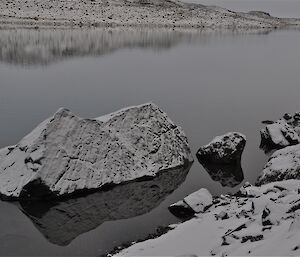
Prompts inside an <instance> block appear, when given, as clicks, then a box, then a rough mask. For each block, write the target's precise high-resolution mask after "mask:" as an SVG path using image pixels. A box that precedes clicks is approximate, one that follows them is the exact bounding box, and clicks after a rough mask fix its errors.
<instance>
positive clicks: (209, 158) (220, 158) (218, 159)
mask: <svg viewBox="0 0 300 257" xmlns="http://www.w3.org/2000/svg"><path fill="white" fill-rule="evenodd" d="M245 145H246V137H245V136H244V135H243V134H241V133H238V132H229V133H227V134H225V135H222V136H217V137H215V138H214V139H213V140H212V141H211V142H210V143H209V144H207V145H205V146H202V147H200V149H199V150H198V152H197V154H196V155H197V158H198V160H199V162H200V163H213V164H236V163H239V162H240V160H241V156H242V153H243V150H244V147H245Z"/></svg>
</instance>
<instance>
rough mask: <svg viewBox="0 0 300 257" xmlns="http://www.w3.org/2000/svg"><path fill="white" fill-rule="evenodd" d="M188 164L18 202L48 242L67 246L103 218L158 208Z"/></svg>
mask: <svg viewBox="0 0 300 257" xmlns="http://www.w3.org/2000/svg"><path fill="white" fill-rule="evenodd" d="M189 169H190V165H188V166H186V167H182V168H178V169H170V170H167V171H163V172H161V173H159V174H158V176H157V177H155V178H152V179H150V178H149V179H147V180H143V181H135V182H131V183H127V184H122V185H118V186H114V187H112V188H111V189H109V190H107V191H99V192H96V193H93V194H90V195H87V196H85V197H79V198H72V199H68V200H66V201H56V202H35V201H32V202H28V201H26V202H21V206H22V211H23V212H24V213H25V214H26V215H27V216H28V217H29V218H30V219H31V220H32V222H33V223H34V225H35V226H36V227H37V228H38V230H39V231H40V232H41V233H42V234H43V235H44V236H45V238H47V239H48V240H49V241H50V242H51V243H53V244H57V245H61V246H64V245H68V244H70V243H71V241H72V240H73V239H75V238H76V237H77V236H79V235H80V234H82V233H85V232H88V231H90V230H93V229H95V228H97V227H98V226H100V225H101V224H102V223H104V222H105V221H112V220H119V219H128V218H133V217H136V216H138V215H142V214H145V213H147V212H149V211H151V210H152V209H154V208H155V207H157V206H158V205H159V204H160V203H161V202H162V201H163V200H164V199H165V198H166V197H167V196H168V195H169V194H171V193H172V192H173V191H174V190H175V189H176V188H177V187H179V185H180V184H181V183H183V181H184V180H185V178H186V175H187V174H188V171H189Z"/></svg>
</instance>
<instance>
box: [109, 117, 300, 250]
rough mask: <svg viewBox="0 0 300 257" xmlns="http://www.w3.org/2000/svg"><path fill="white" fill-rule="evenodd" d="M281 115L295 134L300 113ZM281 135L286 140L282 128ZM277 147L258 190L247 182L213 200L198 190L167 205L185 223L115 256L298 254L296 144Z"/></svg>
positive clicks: (299, 196) (299, 205)
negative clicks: (234, 191)
mask: <svg viewBox="0 0 300 257" xmlns="http://www.w3.org/2000/svg"><path fill="white" fill-rule="evenodd" d="M284 117H285V118H284V119H285V120H287V121H288V122H290V124H291V127H289V132H290V133H292V132H293V134H295V135H298V134H299V129H298V128H299V120H300V116H299V113H298V112H297V113H295V114H286V115H285V116H284ZM274 124H276V122H274ZM268 126H269V125H268ZM265 130H266V129H263V131H265ZM266 131H267V132H268V130H266ZM270 133H271V132H270ZM277 134H278V133H277ZM277 134H276V135H277ZM264 135H265V134H264ZM272 135H273V134H272ZM279 135H280V136H281V137H285V136H289V134H287V133H284V130H283V132H282V134H281V133H279ZM262 140H264V137H262ZM281 147H282V148H283V149H280V150H277V151H275V152H274V153H273V155H271V157H270V159H269V161H268V163H267V164H266V165H265V167H264V170H263V171H262V173H261V176H260V177H259V178H258V180H257V184H258V186H252V185H251V184H250V183H248V182H246V183H245V184H244V185H243V186H242V187H241V188H240V190H239V191H238V192H237V193H235V194H234V195H231V194H227V195H221V196H217V197H214V198H213V199H212V200H211V195H210V193H209V192H208V191H207V190H206V189H203V188H202V189H200V190H199V191H197V192H195V193H192V194H191V195H189V196H187V197H185V198H184V199H183V200H181V201H179V202H177V203H175V204H173V205H171V206H170V210H171V211H172V213H174V214H175V215H176V214H178V215H179V216H180V215H181V216H182V218H183V220H185V219H186V218H185V217H189V218H190V219H189V220H188V221H184V222H183V223H179V224H174V225H170V226H169V228H170V230H169V231H167V230H166V233H165V234H163V235H160V236H158V237H156V238H154V239H150V240H147V241H141V242H138V243H132V245H131V246H129V247H128V248H126V249H123V250H121V251H120V252H118V253H116V254H115V255H114V256H158V255H159V256H214V255H218V256H227V255H234V256H246V255H247V256H248V255H254V256H299V255H300V241H299V238H300V180H299V176H300V175H299V174H300V165H299V163H300V155H299V152H300V151H299V149H300V144H299V143H298V144H296V145H291V146H289V145H285V146H281ZM205 190H206V191H205ZM189 199H192V201H191V200H189ZM200 207H201V208H200Z"/></svg>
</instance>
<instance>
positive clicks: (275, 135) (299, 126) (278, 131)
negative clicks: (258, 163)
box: [260, 112, 300, 153]
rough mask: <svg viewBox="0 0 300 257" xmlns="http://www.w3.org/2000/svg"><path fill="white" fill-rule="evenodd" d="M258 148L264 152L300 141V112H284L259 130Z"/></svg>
mask: <svg viewBox="0 0 300 257" xmlns="http://www.w3.org/2000/svg"><path fill="white" fill-rule="evenodd" d="M270 123H271V122H270ZM260 135H261V144H260V148H261V149H263V150H264V151H265V152H266V153H268V152H271V151H273V150H278V149H282V148H284V147H286V146H290V145H296V144H299V143H300V137H299V135H300V113H299V112H296V113H295V114H288V113H286V114H285V115H284V116H283V118H281V119H279V120H277V121H275V122H273V123H271V124H268V125H267V126H266V127H265V128H263V129H262V130H261V131H260Z"/></svg>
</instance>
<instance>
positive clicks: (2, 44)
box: [0, 29, 300, 256]
mask: <svg viewBox="0 0 300 257" xmlns="http://www.w3.org/2000/svg"><path fill="white" fill-rule="evenodd" d="M299 44H300V31H297V30H277V31H272V32H270V31H260V32H257V31H252V32H247V33H245V32H244V33H238V32H236V31H227V32H199V31H198V32H195V31H172V30H158V31H157V30H143V31H142V30H132V29H131V30H125V31H123V30H118V29H107V30H91V31H81V30H76V31H69V30H66V31H51V30H44V31H39V30H30V31H28V30H27V31H24V30H16V31H15V30H13V31H0V61H1V62H0V89H1V93H0V118H1V126H0V147H4V146H6V145H10V144H15V143H17V142H18V141H19V140H20V139H21V138H22V137H23V136H24V135H26V134H27V133H28V132H30V131H31V130H32V129H33V128H34V127H35V126H36V125H37V124H38V123H39V122H41V121H42V120H44V119H45V118H47V117H49V116H50V115H52V114H53V113H54V112H55V111H56V110H57V109H58V108H59V107H61V106H65V107H67V108H69V109H71V110H72V111H73V112H75V113H76V114H78V115H80V116H83V117H98V116H100V115H102V114H106V113H109V112H112V111H115V110H117V109H119V108H122V107H124V106H128V105H136V104H141V103H144V102H149V101H153V102H154V103H156V104H157V105H158V106H160V107H161V108H162V109H163V110H165V111H166V112H167V113H168V114H169V116H170V117H171V118H172V119H173V120H174V121H175V122H176V123H177V124H180V125H181V126H182V127H183V128H184V130H185V132H186V134H187V136H188V139H189V142H190V145H191V148H192V151H193V154H195V153H196V150H197V149H198V148H199V146H201V145H203V144H206V143H208V142H209V141H210V140H211V139H212V138H213V137H214V136H216V135H220V134H223V133H226V132H228V131H239V132H242V133H244V134H245V135H246V136H247V146H246V149H245V151H244V154H243V160H242V166H243V170H244V175H245V180H248V181H250V182H254V181H255V179H256V177H257V175H258V174H259V172H260V171H261V169H262V167H263V165H264V164H265V162H266V156H265V155H264V154H263V152H262V151H260V150H259V148H258V146H259V142H260V136H259V130H260V128H262V126H263V125H262V124H261V121H262V120H265V119H277V118H279V117H280V116H281V115H282V114H284V113H285V112H294V111H297V110H299V109H300V104H299V94H300V90H299V82H300V73H299V67H300V51H299ZM201 187H206V188H208V189H209V190H210V191H211V192H212V193H213V194H220V193H226V192H234V191H235V190H237V188H238V187H239V186H236V187H233V188H231V187H228V186H225V187H223V186H222V185H221V184H220V183H219V182H217V181H213V180H212V179H211V178H210V176H209V174H208V173H207V172H206V171H205V170H204V168H202V167H201V166H200V164H199V163H198V162H197V160H196V159H195V162H194V164H193V166H192V167H191V169H190V171H189V172H188V169H185V170H174V171H171V172H168V173H165V174H162V175H161V176H159V177H158V178H156V179H155V180H150V181H141V182H137V183H133V184H128V185H124V186H120V187H116V188H114V189H113V190H110V191H106V192H99V193H97V194H93V195H90V196H87V197H82V198H79V199H72V200H69V201H65V202H62V203H55V204H46V203H45V204H43V205H39V206H31V205H28V204H27V205H24V204H23V205H22V206H21V205H19V204H17V203H8V202H0V209H1V211H0V227H1V231H0V255H2V256H9V255H10V256H16V255H22V256H71V255H72V256H99V255H101V254H104V253H105V252H106V251H109V250H111V249H112V248H114V247H115V246H118V245H120V244H122V243H124V242H127V241H134V240H137V239H139V238H144V237H145V236H147V235H148V234H149V233H153V232H155V230H156V228H157V227H159V226H164V225H168V224H170V223H174V222H177V221H178V220H177V219H176V218H175V217H173V216H172V215H171V214H170V213H169V212H168V210H167V207H168V205H169V204H171V203H173V202H175V201H177V200H179V199H182V198H183V197H184V196H185V195H187V194H189V193H191V192H193V191H195V190H197V189H199V188H201Z"/></svg>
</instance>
